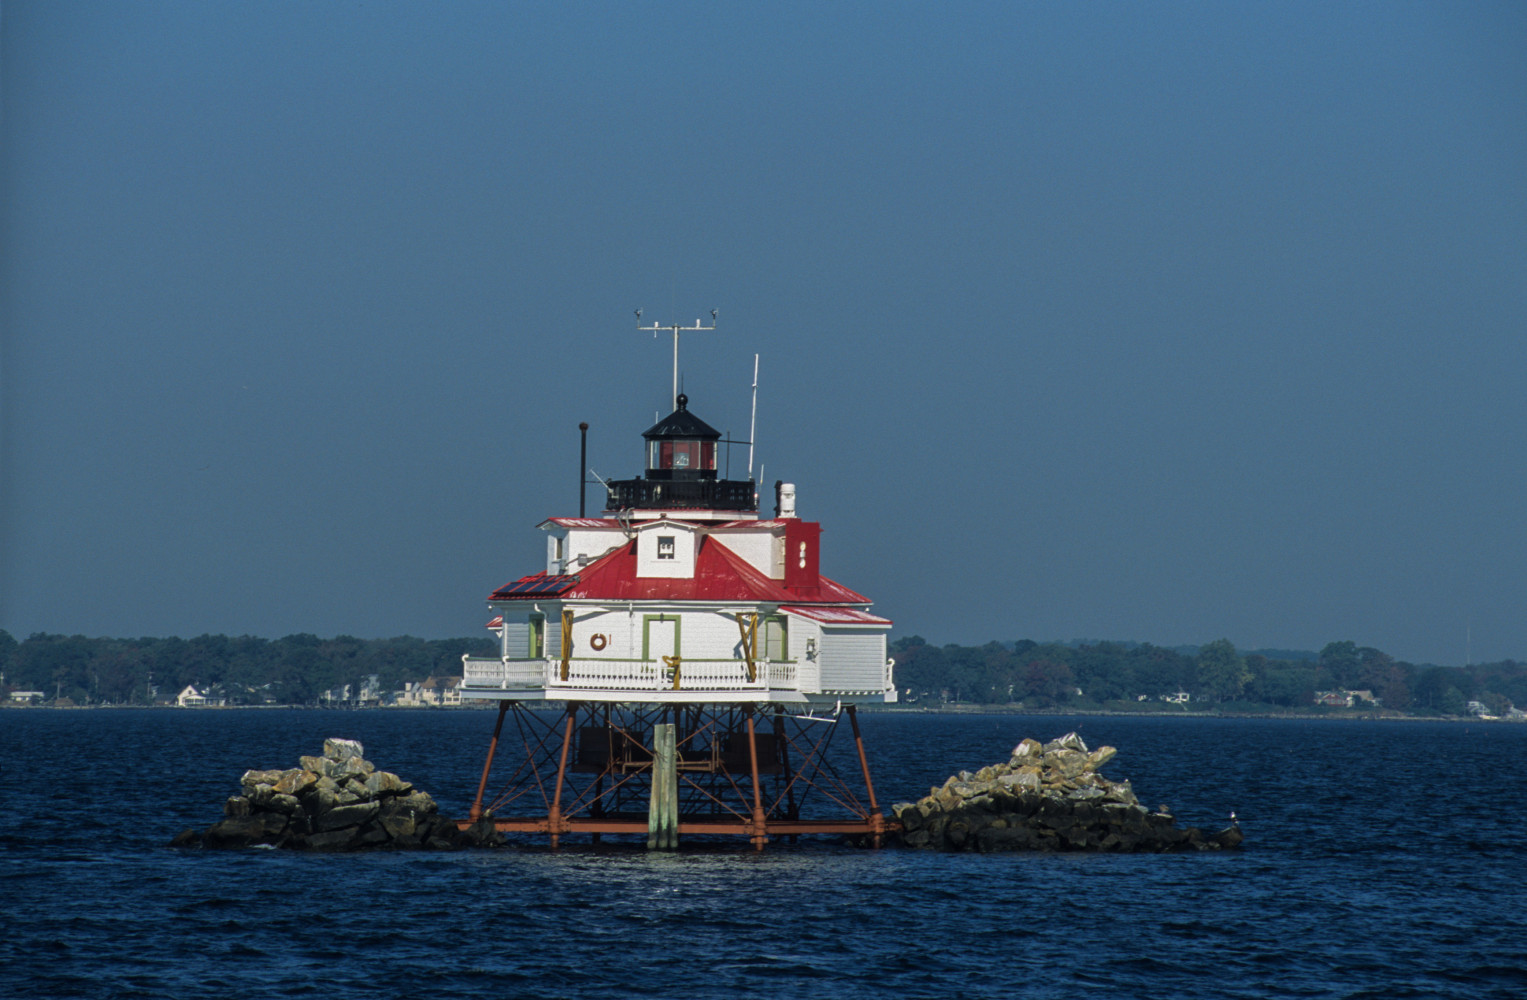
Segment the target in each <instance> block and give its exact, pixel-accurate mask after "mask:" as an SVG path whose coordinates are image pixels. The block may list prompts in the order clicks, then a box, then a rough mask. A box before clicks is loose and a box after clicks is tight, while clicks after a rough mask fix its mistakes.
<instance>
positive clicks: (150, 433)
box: [0, 0, 1527, 664]
mask: <svg viewBox="0 0 1527 1000" xmlns="http://www.w3.org/2000/svg"><path fill="white" fill-rule="evenodd" d="M1524 52H1527V8H1524V7H1522V6H1521V5H1519V4H1513V3H1440V2H1439V3H1407V2H1382V3H1361V2H1358V3H1349V4H1326V3H1297V2H1290V3H1246V4H1222V3H1164V4H1160V3H1151V4H1147V3H1117V4H1080V5H1074V4H1060V3H1017V2H1014V3H939V4H925V3H924V4H912V3H907V4H898V3H850V2H845V3H834V4H826V5H823V4H815V3H775V4H758V5H744V4H708V3H707V4H702V3H694V4H686V3H665V4H661V5H655V4H629V3H588V4H575V5H560V4H545V5H519V4H488V3H441V4H427V5H425V4H413V3H398V4H394V3H381V2H364V3H326V4H309V3H279V2H273V3H262V4H248V3H224V2H200V0H199V2H186V3H164V2H132V3H126V2H121V3H115V2H100V3H81V2H68V0H56V2H27V0H20V2H16V0H11V2H7V3H5V4H4V6H3V8H0V101H3V104H0V335H3V341H0V628H4V629H6V630H8V631H10V632H11V633H12V634H13V635H15V636H17V637H18V638H24V637H25V636H26V635H29V634H31V633H33V632H39V631H41V632H62V633H68V634H75V633H79V634H85V635H92V636H150V635H182V636H193V635H199V634H202V633H227V634H233V635H241V634H250V635H262V636H267V637H270V638H276V637H280V636H283V635H287V634H291V633H296V632H311V633H315V634H319V635H325V636H327V635H336V634H350V635H357V636H363V637H387V636H395V635H403V634H411V635H419V636H425V637H448V636H463V635H477V634H485V633H481V629H482V626H483V623H484V622H485V621H486V619H487V608H486V606H485V604H484V601H485V600H486V597H487V595H488V594H489V593H490V592H491V591H492V590H493V589H495V588H496V587H498V586H500V585H501V584H503V583H505V582H506V581H509V580H512V579H515V578H518V577H520V576H522V575H525V574H527V573H530V572H534V571H537V570H539V569H541V568H542V567H543V565H544V558H545V556H544V553H545V542H544V538H543V536H542V533H541V532H539V531H537V530H536V525H537V524H538V523H540V522H541V521H542V520H543V519H544V518H546V517H549V516H556V515H566V514H573V513H576V511H577V503H578V496H577V489H578V483H577V479H578V476H579V471H580V470H579V462H578V430H577V425H578V423H579V422H580V421H587V422H588V423H589V424H590V425H591V429H590V432H589V465H590V466H591V467H592V468H593V470H594V472H596V473H598V474H599V475H601V476H604V477H606V478H610V477H621V478H628V477H631V476H635V475H637V474H638V473H639V472H640V469H641V466H642V454H641V438H640V434H641V432H642V431H643V430H645V429H646V428H647V427H648V426H650V425H651V424H652V423H653V422H654V418H655V417H656V416H658V415H660V413H666V412H667V411H668V408H669V402H670V400H669V394H670V377H671V369H670V366H671V361H672V358H671V350H672V345H671V340H670V339H669V338H667V337H666V336H664V337H660V338H655V337H654V336H653V335H652V334H651V333H641V332H638V331H637V329H636V327H637V325H638V321H637V319H636V317H635V315H634V310H636V309H637V308H641V309H642V310H643V313H642V319H641V322H642V323H643V324H650V323H653V322H656V323H660V324H669V323H684V324H689V323H692V322H693V321H694V320H695V319H696V318H704V319H706V320H707V321H708V320H709V313H710V310H712V309H716V310H718V320H717V324H716V326H717V329H716V331H715V332H714V333H697V334H692V335H688V336H686V337H685V339H684V341H683V344H682V348H681V351H682V357H681V366H682V369H683V375H684V382H685V386H684V387H685V390H686V392H687V393H688V395H689V396H690V408H691V409H692V410H693V411H694V412H695V413H696V414H697V415H698V416H700V417H701V418H702V419H704V420H706V421H707V422H709V423H711V424H712V425H714V426H715V427H717V428H718V429H722V430H724V431H727V432H728V433H729V434H730V435H731V436H732V437H734V438H736V439H745V438H746V436H747V429H748V419H749V404H750V392H751V383H752V375H753V371H752V369H753V359H754V355H755V354H757V355H758V356H759V363H758V367H759V384H758V408H757V436H756V442H757V445H756V449H757V450H756V459H755V460H756V461H757V462H759V463H761V469H760V470H757V471H759V472H761V478H762V480H763V481H764V482H766V483H772V482H773V481H774V480H775V479H781V478H782V479H785V480H787V481H791V482H794V483H796V484H797V487H798V491H799V507H800V513H801V515H802V516H803V517H806V518H808V519H812V520H819V521H821V522H822V524H823V529H824V533H823V551H822V567H823V571H824V572H825V573H826V574H827V575H829V576H831V577H832V578H834V579H836V580H838V581H840V582H842V583H845V584H847V585H848V586H850V587H853V588H855V589H857V590H859V591H861V592H863V593H866V594H868V595H869V596H870V597H871V598H872V599H873V600H874V601H875V610H876V611H877V612H879V613H881V614H884V615H886V616H887V617H889V618H892V619H894V620H895V622H896V628H895V630H894V632H893V635H901V636H906V635H912V634H917V635H921V636H923V637H924V638H925V639H927V640H928V641H931V642H937V643H950V642H958V643H965V644H978V643H984V642H987V641H990V640H999V641H1009V640H1014V639H1023V638H1029V639H1035V640H1039V641H1045V640H1055V639H1059V640H1066V639H1073V638H1091V639H1115V640H1135V641H1144V642H1152V643H1156V644H1159V645H1177V644H1194V643H1203V642H1208V641H1210V640H1213V639H1216V638H1220V637H1224V638H1228V639H1230V640H1231V641H1232V642H1233V643H1235V644H1236V645H1237V646H1238V647H1240V648H1242V649H1250V648H1264V647H1277V648H1291V649H1317V650H1318V649H1319V648H1320V647H1321V646H1323V645H1324V644H1325V643H1327V642H1332V641H1339V640H1352V641H1355V642H1357V643H1359V644H1360V645H1369V646H1375V647H1377V648H1379V649H1382V650H1384V651H1386V652H1388V653H1390V654H1391V655H1393V656H1396V657H1399V658H1403V659H1407V660H1411V661H1413V662H1418V663H1419V662H1433V663H1443V664H1461V663H1464V662H1466V661H1472V662H1481V661H1488V660H1498V659H1503V658H1508V657H1510V658H1517V659H1527V517H1524V510H1527V504H1524V500H1527V391H1524V381H1523V373H1524V368H1527V273H1524V272H1527V59H1524V58H1523V57H1522V53H1524ZM730 463H731V469H730V471H731V474H732V475H733V476H734V477H738V478H740V477H742V476H745V475H746V469H747V457H746V449H745V448H734V449H733V452H732V455H731V456H730ZM770 492H771V491H769V490H768V489H765V490H764V494H765V497H766V499H767V497H768V496H769V494H770ZM588 495H589V504H590V507H591V509H597V508H598V506H599V502H598V501H599V499H600V497H599V494H598V491H597V490H592V489H591V490H590V491H589V494H588Z"/></svg>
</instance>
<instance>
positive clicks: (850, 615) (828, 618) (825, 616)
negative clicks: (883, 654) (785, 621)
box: [780, 607, 891, 625]
mask: <svg viewBox="0 0 1527 1000" xmlns="http://www.w3.org/2000/svg"><path fill="white" fill-rule="evenodd" d="M780 610H781V611H788V612H790V613H791V614H793V615H800V616H801V617H802V618H810V619H811V620H812V621H817V622H821V623H822V624H823V625H889V624H891V619H889V618H882V617H880V616H879V615H872V614H870V613H869V612H868V611H860V610H859V609H858V608H801V607H782V608H780Z"/></svg>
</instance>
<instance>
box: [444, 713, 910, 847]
mask: <svg viewBox="0 0 1527 1000" xmlns="http://www.w3.org/2000/svg"><path fill="white" fill-rule="evenodd" d="M842 717H846V718H847V721H848V729H849V730H850V731H851V732H852V734H853V751H854V756H853V758H848V755H847V754H846V753H845V752H843V750H842V749H841V748H835V747H834V746H833V736H834V735H835V734H836V733H837V732H838V730H839V728H840V726H839V722H840V719H841V718H842ZM508 719H512V720H513V722H512V726H511V727H507V731H506V726H505V721H506V720H508ZM663 724H668V725H673V726H674V728H675V734H676V742H677V747H678V752H677V759H676V761H675V765H674V766H675V769H676V771H677V781H678V790H679V794H678V816H677V833H678V835H679V837H680V838H692V837H711V836H740V837H746V838H748V840H749V842H750V843H751V844H752V845H753V847H754V848H755V849H757V850H762V849H763V847H764V845H765V844H766V843H767V842H768V840H769V838H770V837H771V836H773V837H780V836H788V837H791V838H792V839H793V838H795V837H797V836H799V835H802V834H846V835H858V836H862V837H863V838H865V840H866V841H867V842H868V843H870V844H872V845H874V846H877V847H878V846H880V844H881V842H882V840H883V838H884V836H885V834H886V832H887V830H888V829H889V826H890V824H888V823H887V822H886V819H885V816H884V814H883V813H882V812H881V810H880V806H879V803H878V802H877V801H876V799H875V786H874V783H873V782H872V781H871V779H870V770H869V760H868V757H867V756H866V755H865V751H864V738H863V736H862V734H861V733H860V730H859V719H858V716H857V714H856V713H855V711H854V707H853V706H852V705H844V706H842V708H841V712H834V713H833V714H832V715H825V716H824V715H813V714H811V713H809V712H805V713H803V709H802V708H800V707H797V706H786V705H781V704H761V705H752V704H730V705H729V704H703V705H691V704H671V705H660V704H625V703H610V702H569V703H568V704H567V706H566V708H565V709H563V710H562V711H560V712H557V711H548V710H547V709H545V708H530V707H527V706H526V705H524V704H522V703H520V702H514V701H505V702H502V703H501V704H500V706H499V712H498V720H497V722H496V723H495V725H494V728H493V739H492V741H491V742H490V743H489V746H488V757H487V760H486V761H485V762H484V764H483V772H482V780H481V781H480V782H479V783H478V787H477V796H476V799H475V800H474V802H473V804H472V810H471V813H470V817H469V819H467V820H466V821H464V822H463V824H462V825H463V826H466V825H469V824H472V823H476V822H478V821H480V820H481V819H483V818H485V817H486V818H488V819H489V820H490V821H491V822H492V823H493V825H494V827H495V828H496V829H497V830H498V831H499V832H501V833H523V834H541V835H545V836H546V837H547V838H548V840H549V842H550V844H551V846H552V847H557V846H558V845H559V843H560V842H561V840H562V838H563V837H566V836H568V835H571V834H587V835H589V836H590V838H591V839H592V841H593V842H594V843H598V842H599V841H600V840H601V838H603V837H604V836H606V835H619V834H643V835H645V834H647V833H648V832H649V817H648V805H649V803H650V801H651V794H652V780H653V770H654V760H655V756H656V755H655V748H654V740H653V734H654V732H655V731H656V728H657V726H659V725H663ZM500 754H502V755H503V756H504V757H505V758H506V761H508V762H512V763H513V768H512V770H511V771H510V772H509V774H508V776H507V778H502V772H500V775H498V777H499V778H500V780H501V782H502V783H501V784H500V785H499V786H498V791H497V792H496V793H493V794H492V795H489V793H488V789H489V786H490V781H492V779H493V778H494V777H495V775H494V759H495V757H496V756H498V755H500ZM855 770H856V771H857V772H858V773H857V774H854V773H853V772H854V771H855Z"/></svg>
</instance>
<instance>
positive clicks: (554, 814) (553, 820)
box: [546, 703, 578, 850]
mask: <svg viewBox="0 0 1527 1000" xmlns="http://www.w3.org/2000/svg"><path fill="white" fill-rule="evenodd" d="M577 716H578V706H577V705H576V704H574V703H569V704H568V706H567V728H566V729H565V730H564V731H563V733H562V757H561V759H560V760H558V761H557V788H556V791H554V792H553V793H552V796H551V812H550V813H548V814H547V816H546V829H547V832H548V833H549V834H550V835H551V849H552V850H556V849H557V842H558V841H559V840H560V839H561V834H562V785H563V784H564V783H565V782H566V780H567V752H568V750H569V749H570V748H571V747H572V745H573V723H574V720H575V719H576V718H577Z"/></svg>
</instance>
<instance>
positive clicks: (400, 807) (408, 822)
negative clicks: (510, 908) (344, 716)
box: [171, 739, 504, 851]
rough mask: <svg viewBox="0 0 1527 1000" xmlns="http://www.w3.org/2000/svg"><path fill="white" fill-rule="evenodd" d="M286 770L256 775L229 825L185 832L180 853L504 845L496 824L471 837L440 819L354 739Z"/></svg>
mask: <svg viewBox="0 0 1527 1000" xmlns="http://www.w3.org/2000/svg"><path fill="white" fill-rule="evenodd" d="M298 763H299V765H300V766H298V767H295V768H289V769H286V770H279V769H278V770H250V771H245V772H244V774H243V776H242V777H241V778H240V779H239V794H237V795H233V796H230V797H229V799H228V800H227V802H225V803H224V805H223V818H222V819H221V820H220V821H218V822H217V823H214V824H213V825H212V826H211V827H210V828H208V829H207V830H206V831H205V832H204V833H197V832H196V831H195V830H185V831H182V832H181V833H180V834H178V835H177V836H176V837H175V839H174V840H173V841H172V842H171V845H172V846H175V847H194V846H203V847H212V848H240V847H253V846H269V847H282V848H288V849H292V850H307V851H360V850H378V849H392V850H401V849H428V850H452V849H455V848H458V847H488V846H498V845H501V844H502V843H503V842H504V839H503V837H502V836H501V835H499V833H498V832H497V831H496V830H495V829H494V828H493V824H492V821H491V820H485V821H483V822H479V823H476V824H474V825H472V826H471V827H468V828H467V829H466V830H462V829H460V828H459V825H458V824H457V823H456V821H455V820H452V819H450V818H449V817H447V816H444V815H441V813H440V810H439V807H438V806H437V805H436V804H435V800H434V799H433V798H432V797H430V795H429V793H427V792H424V791H420V790H419V789H416V788H414V786H413V784H412V783H411V782H408V781H405V780H403V779H402V778H400V777H398V776H397V775H396V774H393V773H392V772H390V771H379V770H377V769H376V766H375V765H374V764H372V763H371V762H370V761H369V760H367V759H366V757H365V750H364V748H363V747H362V746H361V744H360V743H358V742H356V741H355V740H343V739H329V740H325V741H324V744H323V754H322V756H317V757H309V756H303V757H300V758H299V759H298Z"/></svg>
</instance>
